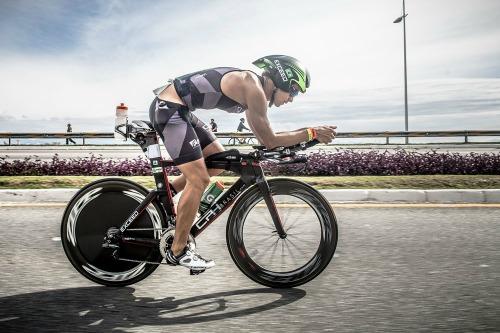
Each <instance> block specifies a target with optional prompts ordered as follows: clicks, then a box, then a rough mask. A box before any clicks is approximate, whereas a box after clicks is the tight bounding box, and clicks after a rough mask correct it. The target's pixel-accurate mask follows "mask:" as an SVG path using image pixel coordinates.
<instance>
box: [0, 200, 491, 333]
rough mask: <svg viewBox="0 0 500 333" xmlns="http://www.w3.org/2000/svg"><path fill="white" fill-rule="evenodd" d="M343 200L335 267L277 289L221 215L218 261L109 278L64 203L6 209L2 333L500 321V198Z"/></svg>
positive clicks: (206, 251) (439, 328)
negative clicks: (234, 253)
mask: <svg viewBox="0 0 500 333" xmlns="http://www.w3.org/2000/svg"><path fill="white" fill-rule="evenodd" d="M334 208H335V211H336V214H337V218H338V223H339V232H340V238H339V244H338V248H337V252H336V255H335V257H334V259H333V261H332V262H331V263H330V265H329V267H328V268H327V269H326V270H325V271H324V272H323V273H322V274H321V275H320V276H319V277H317V278H316V279H315V280H313V281H311V282H310V283H308V284H306V285H303V286H300V287H297V288H295V289H290V290H275V289H269V288H265V287H262V286H260V285H257V284H255V283H253V282H252V281H250V280H249V279H247V278H246V277H245V276H244V275H243V274H242V273H241V272H240V271H239V270H238V269H237V268H236V267H235V266H234V264H233V263H232V261H231V259H230V257H229V254H228V252H227V249H226V245H225V239H224V235H225V222H224V220H222V219H221V220H219V221H217V222H215V223H214V224H213V225H211V227H210V228H209V229H208V230H207V232H206V233H204V234H202V235H201V236H200V238H199V239H198V247H199V249H200V253H202V254H203V255H205V256H206V257H210V258H213V259H215V260H216V262H217V266H216V267H215V268H213V269H211V270H210V271H207V272H205V273H203V274H201V275H199V276H189V274H188V272H187V271H186V270H185V269H184V268H181V267H179V268H177V267H174V268H172V267H160V268H159V269H158V270H156V272H155V273H153V275H151V276H150V277H149V278H147V279H145V280H143V281H142V282H140V283H138V284H136V285H133V286H130V287H126V288H106V287H100V286H98V285H95V284H93V283H92V282H90V281H88V280H86V279H85V278H83V277H82V276H80V275H79V274H78V273H77V272H76V271H75V270H74V269H73V267H72V266H71V264H70V263H69V262H68V261H67V260H66V257H65V254H64V252H63V250H62V246H61V243H60V241H59V238H58V237H59V228H60V226H59V223H60V218H61V216H62V213H63V207H62V206H54V207H35V206H33V207H0V226H1V227H2V233H1V235H2V237H0V258H1V259H2V263H3V267H2V269H1V270H0V332H2V333H6V332H37V331H44V332H47V331H51V332H110V331H112V330H113V331H116V332H320V331H321V332H330V331H331V332H471V331H475V332H498V331H500V316H499V313H500V311H499V310H500V283H499V281H500V247H499V239H500V208H491V207H490V208H486V207H484V208H483V207H479V208H478V207H476V208H470V207H460V208H458V207H457V208H431V207H430V206H429V208H416V207H387V206H384V207H366V206H362V205H361V206H358V207H353V206H347V207H346V206H338V207H334Z"/></svg>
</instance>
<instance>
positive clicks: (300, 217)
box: [286, 211, 307, 231]
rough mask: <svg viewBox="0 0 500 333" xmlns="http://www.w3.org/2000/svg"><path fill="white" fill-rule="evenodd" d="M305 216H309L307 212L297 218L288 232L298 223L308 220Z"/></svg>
mask: <svg viewBox="0 0 500 333" xmlns="http://www.w3.org/2000/svg"><path fill="white" fill-rule="evenodd" d="M304 215H307V211H305V212H303V213H302V214H299V216H297V218H296V219H295V220H294V221H293V222H292V223H291V225H289V226H288V229H286V231H288V230H290V229H292V228H293V227H294V226H295V225H296V224H297V222H298V221H304V220H305V219H306V218H305V217H304Z"/></svg>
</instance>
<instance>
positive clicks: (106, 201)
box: [61, 179, 165, 286]
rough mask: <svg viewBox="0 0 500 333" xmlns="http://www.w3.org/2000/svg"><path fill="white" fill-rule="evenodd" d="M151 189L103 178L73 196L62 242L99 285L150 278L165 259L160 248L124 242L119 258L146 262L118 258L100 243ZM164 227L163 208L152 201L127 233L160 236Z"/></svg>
mask: <svg viewBox="0 0 500 333" xmlns="http://www.w3.org/2000/svg"><path fill="white" fill-rule="evenodd" d="M147 194H148V191H147V190H146V189H145V188H143V187H142V186H139V185H138V184H136V183H133V182H131V181H127V180H124V179H104V180H98V181H96V182H93V183H91V184H89V185H87V186H85V187H84V188H82V189H81V190H80V191H79V192H78V193H77V194H76V195H75V196H74V197H73V198H72V199H71V201H70V202H69V204H68V206H67V207H66V211H65V212H64V215H63V218H62V223H61V241H62V244H63V248H64V252H65V253H66V255H67V257H68V259H69V260H70V262H71V263H72V264H73V266H74V267H75V268H76V270H77V271H78V272H80V274H82V275H83V276H85V277H86V278H88V279H90V280H92V281H94V282H97V283H99V284H103V285H107V286H126V285H129V284H132V283H136V282H138V281H140V280H142V279H144V278H146V277H147V276H148V275H149V274H151V273H152V272H153V271H154V270H155V269H156V268H157V267H158V264H159V263H160V262H161V260H162V257H161V254H160V253H159V249H155V248H148V247H144V246H140V245H134V244H121V245H120V247H119V254H120V257H124V258H131V259H135V260H138V261H141V260H142V261H147V262H148V263H146V262H131V261H122V260H118V259H116V258H115V257H114V256H113V251H115V249H109V248H103V247H102V244H103V241H104V236H105V235H106V232H107V231H108V230H109V229H110V228H120V226H121V225H122V224H123V223H124V221H125V220H126V219H127V218H128V216H130V214H132V212H133V211H134V210H135V209H136V208H137V207H138V206H139V204H140V203H141V201H142V200H144V198H145V197H146V195H147ZM164 226H165V219H164V215H163V212H162V211H161V208H160V206H159V205H158V203H157V202H153V203H151V204H150V205H149V206H148V207H147V208H146V209H145V210H144V211H143V212H142V213H141V214H140V216H139V217H138V218H137V220H135V221H134V223H133V224H132V225H131V226H130V227H129V229H130V231H129V229H127V231H125V234H124V235H129V236H135V237H141V238H152V239H158V240H159V239H160V237H161V232H162V228H163V227H164ZM132 229H136V230H135V231H134V230H132ZM152 262H153V263H152ZM154 263H158V264H154Z"/></svg>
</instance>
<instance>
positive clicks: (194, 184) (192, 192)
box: [172, 158, 210, 255]
mask: <svg viewBox="0 0 500 333" xmlns="http://www.w3.org/2000/svg"><path fill="white" fill-rule="evenodd" d="M177 167H178V168H179V170H180V171H181V172H182V175H183V177H184V179H185V181H186V185H185V187H184V191H183V192H182V195H181V198H180V200H179V203H178V206H177V213H178V215H177V221H176V225H175V237H174V242H173V244H172V252H173V254H174V255H179V254H180V253H181V252H182V251H183V250H184V248H185V247H186V244H187V240H188V236H189V231H190V230H191V225H192V224H193V221H194V219H195V216H196V212H197V211H198V208H199V206H200V201H201V196H202V194H203V192H204V191H205V188H206V187H207V186H208V183H209V182H210V176H209V174H208V171H207V167H206V165H205V160H204V159H203V158H200V159H198V160H195V161H192V162H187V163H184V164H180V165H177Z"/></svg>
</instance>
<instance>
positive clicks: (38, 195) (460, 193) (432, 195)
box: [0, 189, 500, 203]
mask: <svg viewBox="0 0 500 333" xmlns="http://www.w3.org/2000/svg"><path fill="white" fill-rule="evenodd" d="M77 191H78V189H44V190H0V202H40V203H41V202H67V201H69V200H70V199H71V197H72V196H73V195H74V194H75V193H76V192H77ZM320 192H321V193H323V195H324V196H325V197H326V198H327V199H328V201H330V202H333V203H335V202H355V203H363V202H366V203H369V202H374V203H387V202H391V203H500V189H488V190H320Z"/></svg>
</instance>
